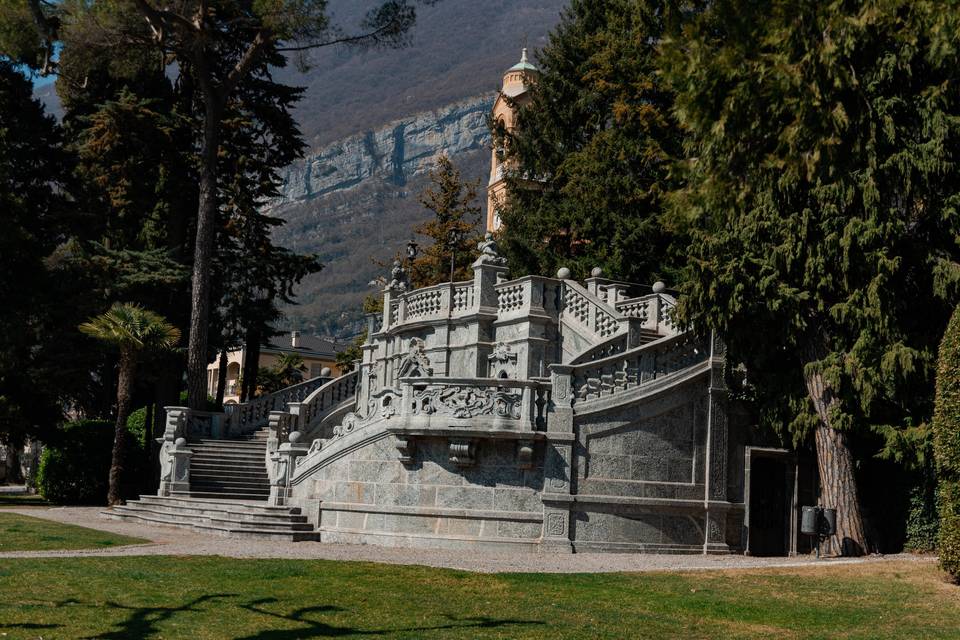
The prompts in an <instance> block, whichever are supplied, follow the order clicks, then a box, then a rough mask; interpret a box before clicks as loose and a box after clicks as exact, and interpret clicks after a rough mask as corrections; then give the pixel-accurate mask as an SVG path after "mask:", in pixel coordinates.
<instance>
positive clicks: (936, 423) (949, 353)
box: [933, 307, 960, 580]
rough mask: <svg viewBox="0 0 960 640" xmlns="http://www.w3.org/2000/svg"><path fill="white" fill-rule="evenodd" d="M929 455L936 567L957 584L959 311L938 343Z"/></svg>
mask: <svg viewBox="0 0 960 640" xmlns="http://www.w3.org/2000/svg"><path fill="white" fill-rule="evenodd" d="M933 451H934V458H935V460H936V466H937V476H938V488H937V510H938V512H939V514H940V535H939V538H938V541H937V547H938V551H939V554H940V566H941V567H942V568H943V569H944V570H945V571H947V572H948V573H950V574H951V575H952V576H953V578H954V579H955V580H960V307H957V309H956V310H954V312H953V316H952V317H951V318H950V324H948V325H947V330H946V332H945V333H944V334H943V340H942V341H941V343H940V358H939V362H938V363H937V391H936V405H935V408H934V414H933Z"/></svg>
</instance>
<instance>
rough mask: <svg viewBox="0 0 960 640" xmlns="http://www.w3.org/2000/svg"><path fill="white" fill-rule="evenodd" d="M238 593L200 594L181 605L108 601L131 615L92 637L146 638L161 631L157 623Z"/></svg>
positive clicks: (232, 596) (126, 639) (110, 604)
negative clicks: (128, 603) (142, 604)
mask: <svg viewBox="0 0 960 640" xmlns="http://www.w3.org/2000/svg"><path fill="white" fill-rule="evenodd" d="M237 595H238V594H236V593H218V594H213V595H205V596H200V597H199V598H194V599H193V600H190V601H189V602H187V603H186V604H183V605H180V606H179V607H129V606H127V605H123V604H119V603H117V602H107V603H106V606H108V607H110V608H112V609H125V610H128V611H130V612H131V613H130V617H129V618H127V619H126V620H124V621H122V622H120V623H119V624H118V625H117V626H118V629H117V630H115V631H111V632H109V633H103V634H97V635H96V636H90V638H97V639H98V640H104V639H106V640H129V638H146V637H149V636H150V635H152V634H155V633H159V631H160V630H159V629H157V623H159V622H164V621H166V620H169V619H170V618H172V617H173V616H174V615H176V614H178V613H182V612H184V611H200V609H198V608H197V605H200V604H203V603H204V602H208V601H210V600H216V599H218V598H234V597H236V596H237Z"/></svg>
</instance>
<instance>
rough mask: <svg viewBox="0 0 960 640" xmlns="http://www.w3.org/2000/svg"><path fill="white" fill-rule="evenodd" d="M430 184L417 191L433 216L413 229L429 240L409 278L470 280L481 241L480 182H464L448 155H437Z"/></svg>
mask: <svg viewBox="0 0 960 640" xmlns="http://www.w3.org/2000/svg"><path fill="white" fill-rule="evenodd" d="M430 183H431V185H430V186H429V187H427V188H426V189H424V190H423V193H421V194H420V204H422V205H423V206H424V207H426V208H427V209H428V210H429V211H432V212H433V217H432V218H430V219H428V220H427V221H426V222H423V223H421V224H419V225H417V227H416V228H414V231H415V232H416V233H417V234H419V235H421V236H424V237H425V238H427V239H429V240H430V241H431V242H430V244H429V245H427V246H426V247H424V249H423V250H422V251H421V253H420V256H419V257H418V258H417V259H416V260H414V262H413V265H412V268H411V274H410V281H411V283H412V284H413V286H414V287H427V286H430V285H433V284H438V283H440V282H450V265H451V260H452V263H453V280H454V281H455V282H456V281H460V280H470V279H471V278H472V277H473V272H472V271H471V270H470V265H471V264H472V263H473V261H474V259H475V257H476V256H475V254H476V247H477V243H478V242H479V241H480V237H481V236H480V231H479V227H478V225H479V222H480V207H479V205H477V204H476V202H477V188H478V187H479V186H480V185H479V182H464V181H463V179H462V178H461V177H460V170H459V169H457V168H456V167H455V166H454V165H453V162H451V161H450V158H448V157H447V156H445V155H444V156H440V157H439V158H438V159H437V162H436V165H435V166H434V167H433V169H431V170H430Z"/></svg>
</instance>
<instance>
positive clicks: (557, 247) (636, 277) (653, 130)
mask: <svg viewBox="0 0 960 640" xmlns="http://www.w3.org/2000/svg"><path fill="white" fill-rule="evenodd" d="M679 16H680V14H679V13H678V11H677V8H676V3H673V2H663V1H658V0H652V1H648V0H601V1H596V0H573V1H572V2H571V3H570V6H569V8H568V9H567V10H566V11H565V12H564V13H563V17H562V19H561V23H560V25H559V27H557V29H556V31H555V32H554V33H552V34H551V36H550V40H549V42H548V43H547V45H546V46H545V47H544V48H543V49H542V50H540V51H539V53H538V54H537V66H538V68H539V70H540V75H539V78H538V79H537V81H536V82H535V84H534V86H533V89H532V100H531V102H530V103H529V104H528V105H525V106H522V107H521V108H520V109H519V111H518V114H517V124H516V129H515V132H514V133H513V134H508V133H507V132H505V131H503V130H500V131H496V130H495V131H494V136H495V139H496V141H497V142H496V143H497V145H498V146H499V147H501V148H504V149H506V154H507V157H508V163H507V164H506V165H505V166H506V168H507V170H506V174H507V189H508V191H507V193H508V197H507V199H506V203H505V206H504V208H503V209H502V211H501V218H502V220H503V223H504V225H505V227H506V229H508V231H507V232H506V233H504V234H502V237H501V246H503V248H504V250H505V252H506V254H507V256H508V258H509V263H510V265H511V268H513V269H515V270H517V271H518V272H519V273H539V274H541V275H551V276H552V275H553V274H554V273H555V272H556V270H557V269H558V268H559V267H564V266H565V267H569V268H570V269H571V270H572V272H573V275H574V277H580V278H582V277H587V276H588V275H589V273H590V271H591V269H592V268H593V267H598V266H599V267H601V268H603V270H604V272H605V273H607V274H616V277H618V278H624V279H627V280H632V281H636V282H650V283H652V282H654V281H655V280H658V279H670V276H671V274H672V272H673V268H674V267H675V266H676V257H675V255H674V251H673V247H674V246H675V240H674V238H673V237H672V236H671V235H670V234H669V233H665V231H664V229H663V222H662V220H661V214H662V210H663V196H664V194H665V193H666V192H667V190H668V185H669V180H668V178H669V175H668V174H669V166H670V161H671V160H672V159H673V158H674V157H676V156H678V155H679V154H680V153H681V139H682V138H681V135H680V132H679V130H678V127H677V126H676V125H675V124H674V123H673V121H672V120H671V116H670V109H671V107H672V105H673V97H672V95H671V94H670V92H669V91H667V90H665V89H664V88H663V86H662V85H663V83H662V81H661V80H660V78H659V77H658V76H657V66H656V62H657V43H658V42H659V40H660V39H661V38H663V37H664V36H665V35H666V34H667V33H669V32H670V30H671V29H674V28H676V26H675V25H676V23H677V22H678V20H679ZM511 162H512V163H514V167H513V168H512V169H510V163H511Z"/></svg>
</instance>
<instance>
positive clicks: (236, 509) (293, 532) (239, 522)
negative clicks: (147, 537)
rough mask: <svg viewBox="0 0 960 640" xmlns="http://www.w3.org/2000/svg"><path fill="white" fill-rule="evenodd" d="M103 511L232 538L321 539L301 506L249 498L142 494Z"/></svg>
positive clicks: (115, 517)
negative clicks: (266, 502) (134, 499)
mask: <svg viewBox="0 0 960 640" xmlns="http://www.w3.org/2000/svg"><path fill="white" fill-rule="evenodd" d="M101 515H102V516H104V517H107V518H111V519H113V520H126V521H133V522H148V523H151V524H160V525H167V526H174V527H183V528H188V529H193V530H195V531H201V532H205V533H214V534H217V535H222V536H226V537H232V538H238V537H242V538H257V539H264V540H285V541H289V542H300V541H304V540H320V532H319V531H315V530H314V527H313V525H312V524H310V523H309V522H307V517H306V516H305V515H302V514H301V512H300V509H299V508H298V507H274V506H269V505H267V504H265V503H263V502H254V501H249V500H246V501H244V500H225V499H213V498H193V497H190V498H187V497H179V496H173V497H160V496H140V499H139V500H136V501H132V502H129V503H127V504H125V505H122V506H115V507H112V508H111V509H108V510H106V511H102V512H101Z"/></svg>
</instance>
